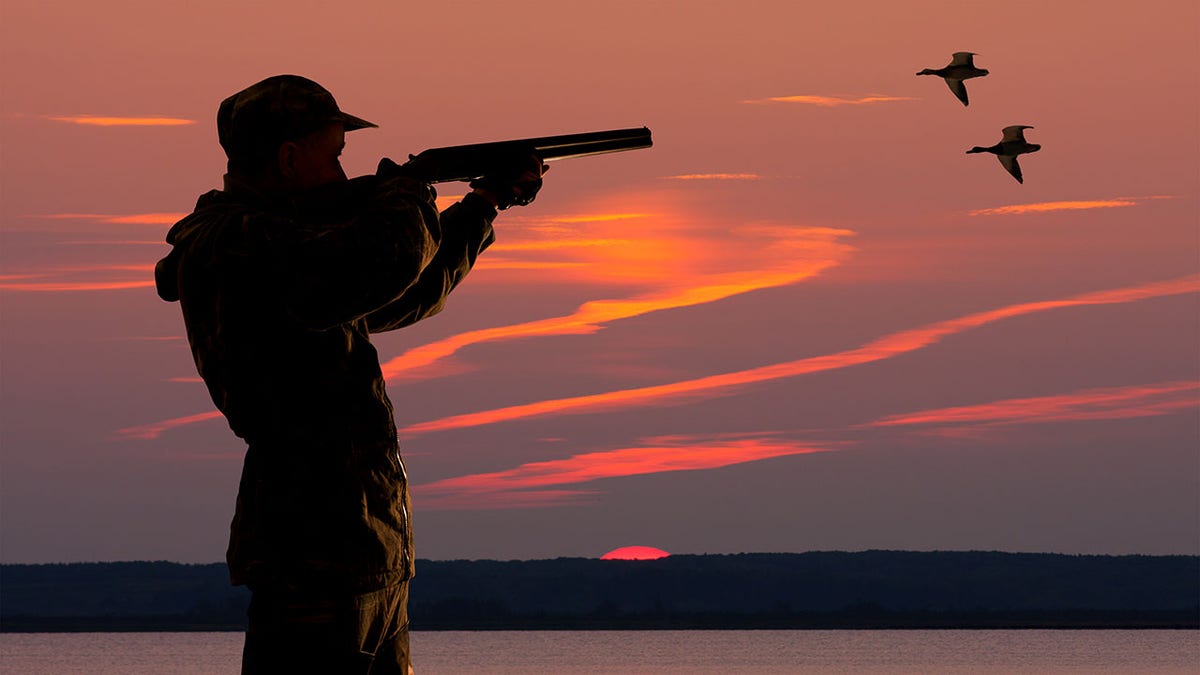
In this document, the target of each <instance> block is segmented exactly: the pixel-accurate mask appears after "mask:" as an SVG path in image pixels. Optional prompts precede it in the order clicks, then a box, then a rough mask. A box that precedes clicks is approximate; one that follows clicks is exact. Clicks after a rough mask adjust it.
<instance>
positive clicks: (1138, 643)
mask: <svg viewBox="0 0 1200 675" xmlns="http://www.w3.org/2000/svg"><path fill="white" fill-rule="evenodd" d="M412 647H413V653H414V655H415V657H414V666H415V670H416V672H417V673H420V675H437V674H439V673H514V674H515V673H521V674H535V673H546V674H554V675H559V674H561V675H571V674H574V673H588V674H589V675H593V674H596V673H604V674H612V675H624V674H634V673H655V674H667V675H673V674H679V675H683V674H685V673H686V674H687V675H693V674H697V675H699V674H704V673H714V674H715V673H755V674H759V673H765V674H773V673H918V672H919V673H956V674H957V673H1038V674H1039V675H1041V674H1053V673H1089V674H1090V673H1198V672H1200V631H1193V630H1135V631H1119V630H1104V631H1086V630H1080V631H1072V630H1059V631H1048V630H1014V631H1002V630H997V631H982V630H955V631H925V630H922V631H915V630H914V631H875V630H869V631H868V630H864V631H788V630H781V631H521V632H510V631H495V632H418V633H414V634H413V635H412ZM241 648H242V635H241V634H240V633H9V634H0V672H3V673H12V674H14V675H16V674H17V673H20V674H22V675H26V674H28V675H39V674H42V673H46V674H50V673H53V674H54V675H62V674H74V673H87V674H88V675H118V674H119V675H135V674H141V673H145V674H150V673H154V674H155V675H171V674H174V673H187V674H188V675H208V674H210V673H211V674H216V673H237V672H238V667H239V663H240V658H241Z"/></svg>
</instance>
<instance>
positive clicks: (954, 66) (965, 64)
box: [917, 52, 988, 105]
mask: <svg viewBox="0 0 1200 675" xmlns="http://www.w3.org/2000/svg"><path fill="white" fill-rule="evenodd" d="M974 56H975V52H954V58H953V59H951V61H950V65H948V66H946V67H945V68H936V69H934V68H926V69H925V70H922V71H921V72H919V73H917V74H918V75H937V76H938V77H940V78H942V79H944V80H946V86H948V87H950V91H952V92H954V95H955V96H957V97H958V100H960V101H962V104H963V105H970V103H969V102H968V101H967V86H966V85H965V84H963V80H969V79H971V78H972V77H983V76H984V75H987V74H988V71H987V70H985V69H983V68H976V67H975V61H974V59H973V57H974Z"/></svg>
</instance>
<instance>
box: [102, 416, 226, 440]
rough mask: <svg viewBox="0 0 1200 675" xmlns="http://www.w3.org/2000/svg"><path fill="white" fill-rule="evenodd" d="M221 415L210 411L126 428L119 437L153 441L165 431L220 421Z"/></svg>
mask: <svg viewBox="0 0 1200 675" xmlns="http://www.w3.org/2000/svg"><path fill="white" fill-rule="evenodd" d="M220 418H221V413H220V412H218V411H216V410H210V411H208V412H203V413H200V414H198V415H188V416H186V417H176V418H174V419H169V420H165V421H162V422H155V423H154V424H143V425H140V426H136V427H126V428H124V429H118V430H117V436H119V437H121V438H140V439H143V440H153V439H155V438H158V437H159V436H160V435H162V433H163V432H164V431H170V430H171V429H175V428H177V427H183V426H187V425H189V424H195V423H197V422H207V421H209V420H215V419H220Z"/></svg>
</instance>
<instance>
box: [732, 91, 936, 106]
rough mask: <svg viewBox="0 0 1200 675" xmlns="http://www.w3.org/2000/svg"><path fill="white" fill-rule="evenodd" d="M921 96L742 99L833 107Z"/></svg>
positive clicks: (887, 101) (891, 101)
mask: <svg viewBox="0 0 1200 675" xmlns="http://www.w3.org/2000/svg"><path fill="white" fill-rule="evenodd" d="M919 100H921V99H919V98H913V97H911V96H884V95H881V94H873V95H871V96H860V97H858V98H852V97H848V96H822V95H818V94H801V95H797V96H772V97H770V98H756V99H749V100H746V101H742V103H802V104H807V105H816V106H821V107H823V108H833V107H836V106H841V105H869V104H872V103H896V102H899V101H919Z"/></svg>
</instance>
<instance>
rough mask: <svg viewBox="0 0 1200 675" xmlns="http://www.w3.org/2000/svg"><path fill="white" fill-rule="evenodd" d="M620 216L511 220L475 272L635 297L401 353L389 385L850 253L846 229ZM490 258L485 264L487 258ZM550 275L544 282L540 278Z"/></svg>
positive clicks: (662, 209)
mask: <svg viewBox="0 0 1200 675" xmlns="http://www.w3.org/2000/svg"><path fill="white" fill-rule="evenodd" d="M656 206H657V208H654V209H646V210H637V211H628V212H620V213H605V212H595V213H586V214H582V215H568V216H559V217H555V218H542V219H527V220H523V221H522V220H518V221H516V224H517V225H519V226H520V227H518V228H516V230H515V231H510V233H509V234H510V235H511V236H512V237H513V239H514V240H513V241H511V242H505V243H497V244H496V245H494V246H493V247H492V248H491V249H489V251H488V253H489V255H488V256H485V257H484V258H482V259H481V260H480V263H479V266H478V271H479V272H485V271H486V272H501V271H505V272H509V273H512V274H514V275H517V276H515V277H514V279H513V280H514V282H516V283H521V284H529V285H541V284H545V283H555V284H560V285H561V284H567V283H575V284H579V285H581V286H612V285H615V286H620V287H629V286H633V287H635V288H640V287H645V288H647V289H652V290H647V291H645V292H643V293H635V294H632V295H629V296H626V297H617V298H605V299H596V300H591V301H588V302H584V303H583V304H581V305H579V307H578V308H577V309H576V310H575V311H574V312H572V313H570V314H565V315H561V316H555V317H549V318H545V319H539V320H535V321H527V322H524V323H518V324H510V325H506V326H495V327H491V328H484V329H479V330H474V331H468V332H465V333H460V334H457V335H452V336H450V337H447V338H444V339H442V340H438V341H435V342H431V343H428V344H425V345H422V346H419V347H415V348H413V349H410V350H408V351H406V352H404V353H403V354H400V355H399V356H397V357H395V358H392V359H390V360H388V361H387V362H385V363H384V364H383V373H384V376H385V377H386V378H388V379H395V378H400V377H404V378H406V379H414V371H416V370H417V369H421V374H422V375H424V376H436V375H438V371H437V370H436V369H433V368H429V366H431V365H432V364H434V363H436V362H438V361H439V360H441V359H445V358H447V357H450V356H452V355H454V354H455V353H456V352H458V351H459V350H461V349H463V348H465V347H468V346H470V345H475V344H481V343H485V342H495V341H500V340H511V339H515V338H526V337H535V336H552V335H584V334H589V333H594V332H596V331H598V330H601V329H602V328H603V326H604V325H605V324H608V323H611V322H614V321H620V320H623V319H630V318H633V317H636V316H641V315H644V314H648V313H650V312H657V311H663V310H669V309H678V308H682V307H691V306H695V305H701V304H706V303H711V302H717V301H720V300H723V299H725V298H729V297H731V296H734V295H738V294H742V293H748V292H751V291H755V290H760V289H764V288H774V287H779V286H786V285H789V284H794V283H798V282H800V281H803V280H805V279H809V278H811V277H813V276H815V275H817V274H820V273H821V272H822V271H824V270H826V269H828V268H830V267H833V266H835V265H838V264H840V263H841V261H842V260H844V259H845V258H847V257H848V256H849V255H850V254H851V253H852V252H853V250H854V249H853V247H851V246H849V245H848V244H845V243H844V242H843V241H842V240H843V239H846V238H849V237H852V236H854V234H855V233H854V232H853V231H851V230H844V229H834V228H822V227H802V226H795V225H785V224H779V223H766V224H762V223H760V224H750V225H741V226H735V227H729V226H727V225H725V224H724V223H720V224H714V223H709V222H707V221H705V220H704V219H703V218H699V217H695V216H692V215H690V214H688V213H686V212H683V211H681V210H678V209H677V208H675V207H674V206H673V205H671V204H667V203H657V204H656ZM493 253H495V254H498V255H491V254H493ZM550 271H553V272H554V275H553V276H552V277H551V276H548V275H547V274H546V272H550Z"/></svg>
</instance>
